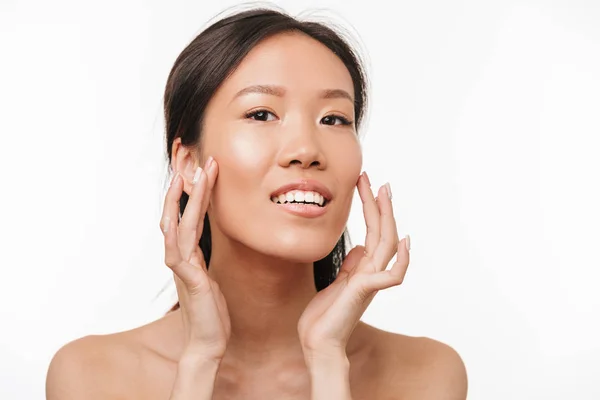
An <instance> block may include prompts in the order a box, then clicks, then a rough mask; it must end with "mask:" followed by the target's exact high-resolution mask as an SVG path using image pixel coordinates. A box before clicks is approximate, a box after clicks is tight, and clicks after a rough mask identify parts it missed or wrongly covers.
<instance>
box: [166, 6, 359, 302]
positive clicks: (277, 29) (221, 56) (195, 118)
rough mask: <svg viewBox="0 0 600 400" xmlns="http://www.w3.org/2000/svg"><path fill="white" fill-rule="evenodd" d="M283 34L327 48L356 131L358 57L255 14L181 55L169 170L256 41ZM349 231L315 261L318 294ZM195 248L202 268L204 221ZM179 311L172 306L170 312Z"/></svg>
mask: <svg viewBox="0 0 600 400" xmlns="http://www.w3.org/2000/svg"><path fill="white" fill-rule="evenodd" d="M283 32H300V33H303V34H306V35H308V36H310V37H311V38H313V39H315V40H317V41H319V42H321V43H322V44H324V45H325V46H327V47H328V48H329V49H330V50H331V51H332V52H333V53H334V54H336V55H337V56H338V57H339V58H340V60H341V61H342V62H343V63H344V65H345V66H346V68H347V69H348V72H349V73H350V76H351V77H352V81H353V84H354V97H355V102H354V111H355V123H356V127H357V128H358V126H359V125H360V122H361V120H362V118H363V116H364V112H365V108H366V100H367V96H366V86H367V82H366V77H365V73H364V69H363V67H362V65H361V63H360V61H359V56H358V54H357V53H355V52H354V51H353V50H352V48H351V47H350V46H349V45H348V43H347V42H346V41H345V40H344V39H343V38H342V36H341V34H339V33H336V31H335V30H334V29H332V28H330V27H328V26H325V25H324V24H322V23H318V22H311V21H300V20H299V19H296V18H294V17H291V16H289V15H287V14H285V13H283V12H281V11H276V10H271V9H265V8H259V9H253V10H248V11H243V12H238V13H236V14H234V15H231V16H228V17H226V18H223V19H221V20H219V21H217V22H215V23H213V24H212V25H210V26H209V27H208V28H206V29H205V30H204V31H202V32H201V33H200V34H199V35H198V36H196V38H194V40H192V42H191V43H190V44H189V45H188V46H187V47H186V48H185V49H184V50H183V51H182V52H181V54H180V55H179V57H177V60H176V61H175V64H174V65H173V68H172V69H171V72H170V74H169V78H168V80H167V83H166V87H165V95H164V112H165V123H166V148H167V154H168V160H169V165H170V164H171V157H172V154H171V151H172V147H173V142H174V141H175V139H177V138H178V137H180V138H181V143H182V145H184V146H190V147H196V148H197V146H198V145H199V143H200V137H201V135H202V125H203V119H204V112H205V109H206V106H207V104H208V102H209V100H210V99H211V97H212V96H213V95H214V93H215V92H216V91H217V89H218V88H219V86H220V85H221V84H222V83H223V81H224V80H225V79H227V77H228V76H229V75H230V74H231V73H233V71H234V70H235V69H236V67H237V66H238V65H239V64H240V62H241V61H242V60H243V59H244V57H245V56H246V55H247V54H248V52H249V51H250V50H251V49H252V48H253V47H254V46H256V45H257V44H258V43H259V42H260V41H262V40H263V39H266V38H268V37H270V36H272V35H275V34H278V33H283ZM188 198H189V196H188V195H187V194H186V193H185V192H184V193H183V194H182V197H181V200H180V213H183V212H184V210H185V206H186V204H187V201H188ZM349 239H350V238H349V235H348V232H347V230H344V233H343V234H342V236H341V237H340V239H339V240H338V242H337V244H336V245H335V247H334V248H333V249H332V251H331V252H330V253H329V254H328V255H327V256H326V257H325V258H323V259H321V260H318V261H315V263H314V276H315V286H316V288H317V290H322V289H324V288H326V287H327V286H328V285H329V284H330V283H331V282H333V280H334V279H335V278H336V276H337V273H338V271H339V268H340V266H341V264H342V261H343V260H344V258H345V256H346V252H347V249H348V247H349V246H350V240H349ZM199 246H200V248H201V250H202V253H203V254H204V259H205V261H206V265H207V267H208V265H209V264H210V255H211V249H212V244H211V235H210V222H209V220H208V216H206V217H205V218H204V230H203V232H202V236H201V238H200V243H199ZM177 308H179V302H178V303H176V304H175V305H174V306H173V307H172V308H171V310H170V311H174V310H176V309H177Z"/></svg>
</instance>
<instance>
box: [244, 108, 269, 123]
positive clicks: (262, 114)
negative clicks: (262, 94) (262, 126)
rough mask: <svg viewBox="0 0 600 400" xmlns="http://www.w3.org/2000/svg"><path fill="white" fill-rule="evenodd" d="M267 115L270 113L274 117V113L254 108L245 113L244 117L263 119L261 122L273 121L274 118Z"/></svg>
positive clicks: (256, 119)
mask: <svg viewBox="0 0 600 400" xmlns="http://www.w3.org/2000/svg"><path fill="white" fill-rule="evenodd" d="M269 115H272V116H273V117H275V115H274V114H273V113H272V112H270V111H267V110H256V111H252V112H249V113H246V118H250V119H253V120H255V121H263V122H268V121H274V120H275V118H271V119H269Z"/></svg>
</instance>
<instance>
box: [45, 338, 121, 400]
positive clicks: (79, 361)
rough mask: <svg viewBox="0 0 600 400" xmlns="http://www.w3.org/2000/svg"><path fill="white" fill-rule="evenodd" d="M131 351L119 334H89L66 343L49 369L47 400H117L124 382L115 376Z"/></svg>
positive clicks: (55, 356)
mask: <svg viewBox="0 0 600 400" xmlns="http://www.w3.org/2000/svg"><path fill="white" fill-rule="evenodd" d="M131 352H132V349H131V348H130V347H129V346H126V345H125V343H124V342H123V340H122V336H121V335H119V334H113V335H90V336H85V337H82V338H80V339H77V340H74V341H72V342H69V343H67V344H65V345H64V346H62V347H61V348H60V349H59V350H58V351H57V352H56V354H55V355H54V357H53V358H52V361H51V362H50V366H49V367H48V373H47V376H46V398H47V399H48V400H54V399H60V400H63V399H64V400H66V399H80V398H86V399H100V398H102V399H105V398H119V397H120V396H122V395H123V394H124V392H123V390H124V387H122V382H123V380H122V379H115V377H116V375H118V374H120V373H121V372H122V371H121V370H122V369H123V367H124V365H123V362H125V363H127V362H128V360H131V357H129V356H128V354H130V353H131ZM117 368H118V371H117Z"/></svg>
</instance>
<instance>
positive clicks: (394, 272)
mask: <svg viewBox="0 0 600 400" xmlns="http://www.w3.org/2000/svg"><path fill="white" fill-rule="evenodd" d="M397 251H398V256H397V257H396V262H395V263H394V265H392V268H390V269H389V270H386V271H381V272H377V273H375V274H370V275H368V276H367V278H366V282H365V283H364V287H365V290H383V289H387V288H389V287H392V286H398V285H400V284H402V282H404V277H405V275H406V271H407V269H408V264H409V263H410V252H409V251H408V249H407V248H406V238H405V239H402V240H401V241H400V242H398V247H397Z"/></svg>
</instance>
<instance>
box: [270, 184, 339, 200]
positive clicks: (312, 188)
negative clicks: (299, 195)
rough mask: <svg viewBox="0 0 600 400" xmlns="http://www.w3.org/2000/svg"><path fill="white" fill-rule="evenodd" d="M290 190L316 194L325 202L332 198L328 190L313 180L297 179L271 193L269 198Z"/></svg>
mask: <svg viewBox="0 0 600 400" xmlns="http://www.w3.org/2000/svg"><path fill="white" fill-rule="evenodd" d="M291 190H302V191H306V192H317V193H319V194H320V195H321V196H323V198H325V200H327V201H329V200H331V198H332V197H333V196H332V195H331V192H330V191H329V189H327V186H325V185H324V184H322V183H321V182H319V181H316V180H314V179H298V180H295V181H293V182H290V183H288V184H286V185H283V186H281V187H280V188H279V189H277V190H276V191H274V192H273V193H271V197H276V196H279V195H280V194H282V193H286V192H289V191H291Z"/></svg>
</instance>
